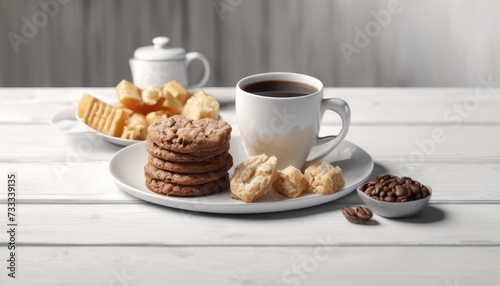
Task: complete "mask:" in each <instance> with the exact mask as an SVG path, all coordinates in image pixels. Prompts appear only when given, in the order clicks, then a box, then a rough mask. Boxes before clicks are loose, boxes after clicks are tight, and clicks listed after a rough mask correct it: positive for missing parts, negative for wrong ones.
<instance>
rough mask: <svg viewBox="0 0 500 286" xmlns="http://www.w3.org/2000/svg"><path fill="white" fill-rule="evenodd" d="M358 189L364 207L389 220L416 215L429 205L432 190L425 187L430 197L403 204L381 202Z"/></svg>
mask: <svg viewBox="0 0 500 286" xmlns="http://www.w3.org/2000/svg"><path fill="white" fill-rule="evenodd" d="M360 187H361V186H360ZM360 187H358V188H356V190H357V191H358V196H359V197H360V198H361V200H362V201H363V202H364V203H365V204H366V206H367V207H368V208H369V209H370V210H371V211H372V212H373V213H375V214H377V215H379V216H383V217H389V218H391V217H392V218H395V217H405V216H411V215H415V214H418V213H419V212H421V211H422V210H423V209H424V208H425V207H426V206H427V204H429V200H430V199H431V196H432V189H431V188H430V187H429V186H427V185H426V187H427V188H428V189H429V192H430V195H429V196H427V197H425V198H423V199H420V200H415V201H409V202H403V203H402V202H400V203H397V202H382V201H378V200H375V199H372V198H370V197H369V196H367V195H365V193H364V192H363V191H361V190H360V189H359V188H360Z"/></svg>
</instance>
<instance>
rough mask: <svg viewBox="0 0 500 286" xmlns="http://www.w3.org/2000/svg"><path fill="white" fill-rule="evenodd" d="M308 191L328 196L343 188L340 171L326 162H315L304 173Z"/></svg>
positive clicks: (342, 178)
mask: <svg viewBox="0 0 500 286" xmlns="http://www.w3.org/2000/svg"><path fill="white" fill-rule="evenodd" d="M304 175H305V178H306V180H307V182H308V184H309V190H310V191H311V192H313V193H316V194H321V195H330V194H333V193H335V192H337V191H338V190H340V189H341V188H342V187H344V184H345V182H344V177H343V176H342V169H341V168H339V167H337V166H336V167H334V166H332V165H331V164H330V163H328V162H323V163H319V162H316V163H314V164H313V165H311V166H309V167H308V168H307V169H306V170H305V172H304Z"/></svg>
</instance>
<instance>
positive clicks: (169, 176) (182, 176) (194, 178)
mask: <svg viewBox="0 0 500 286" xmlns="http://www.w3.org/2000/svg"><path fill="white" fill-rule="evenodd" d="M229 163H230V164H229ZM231 165H232V162H228V165H226V166H224V167H222V168H221V169H218V170H214V171H210V172H206V173H192V174H188V173H176V172H171V171H166V170H162V169H158V168H156V167H155V166H153V165H152V164H151V163H147V164H146V166H144V173H145V174H146V175H148V176H150V177H151V178H154V179H158V180H162V181H165V182H168V183H174V184H179V185H186V186H190V185H199V184H204V183H208V182H212V181H215V180H217V179H220V178H221V177H222V176H224V175H227V170H229V169H230V168H231Z"/></svg>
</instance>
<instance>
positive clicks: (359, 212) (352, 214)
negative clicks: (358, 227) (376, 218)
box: [342, 206, 373, 224]
mask: <svg viewBox="0 0 500 286" xmlns="http://www.w3.org/2000/svg"><path fill="white" fill-rule="evenodd" d="M342 214H343V215H344V217H345V218H346V219H347V220H348V221H349V222H351V223H354V224H364V223H366V222H367V221H369V220H370V219H371V218H372V216H373V213H372V211H371V210H370V209H368V208H366V207H362V206H359V207H357V208H356V210H354V209H353V208H351V207H343V208H342Z"/></svg>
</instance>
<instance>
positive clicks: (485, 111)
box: [0, 87, 500, 125]
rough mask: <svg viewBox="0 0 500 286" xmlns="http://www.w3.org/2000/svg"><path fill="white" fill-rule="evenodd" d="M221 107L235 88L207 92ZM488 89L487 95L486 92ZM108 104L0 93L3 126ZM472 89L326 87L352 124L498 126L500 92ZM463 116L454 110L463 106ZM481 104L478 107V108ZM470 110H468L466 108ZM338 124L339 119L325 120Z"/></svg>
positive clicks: (65, 93) (76, 93)
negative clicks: (87, 105) (345, 106)
mask: <svg viewBox="0 0 500 286" xmlns="http://www.w3.org/2000/svg"><path fill="white" fill-rule="evenodd" d="M205 90H206V91H207V92H209V93H212V94H214V95H215V96H216V97H218V98H219V99H220V100H221V102H227V101H228V100H231V99H234V93H235V91H234V88H210V87H209V88H205ZM485 91H486V90H483V92H485ZM84 92H87V93H90V94H92V95H94V96H97V97H100V98H102V99H103V100H106V101H108V102H114V101H116V97H115V95H114V89H113V88H19V89H17V88H0V99H2V101H1V102H0V122H3V123H8V122H11V123H12V122H24V123H45V122H47V121H48V120H49V118H50V117H51V116H52V115H53V114H54V113H56V112H58V111H60V110H62V109H65V108H71V107H73V108H74V107H75V106H76V104H77V102H78V100H79V98H80V97H81V95H82V94H83V93H84ZM475 93H476V90H475V89H472V88H461V89H458V88H412V89H409V88H408V89H405V88H327V89H326V90H325V97H339V98H343V99H345V100H346V101H347V102H348V103H349V104H350V105H351V109H352V124H353V125H357V124H362V125H367V124H368V125H374V124H395V123H396V124H397V123H406V124H417V123H424V124H451V125H454V124H455V122H456V121H458V120H461V121H462V124H479V123H487V124H498V123H500V117H498V116H497V115H496V114H497V111H498V110H500V89H495V90H494V92H492V93H491V94H486V95H485V96H484V97H483V96H480V98H481V99H477V102H476V101H474V100H475V98H477V96H476V95H475ZM464 105H466V107H464V108H463V111H462V113H459V112H457V111H454V108H455V106H464ZM476 105H477V106H476ZM466 108H468V109H466ZM233 110H234V108H233V107H231V106H227V105H224V106H223V109H222V113H223V114H224V111H227V112H226V113H225V117H227V118H226V119H228V120H229V121H230V122H236V121H235V119H236V117H235V114H234V113H232V112H233ZM326 122H327V123H330V124H332V123H336V122H337V120H336V118H335V117H333V116H331V117H328V116H327V117H326Z"/></svg>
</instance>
